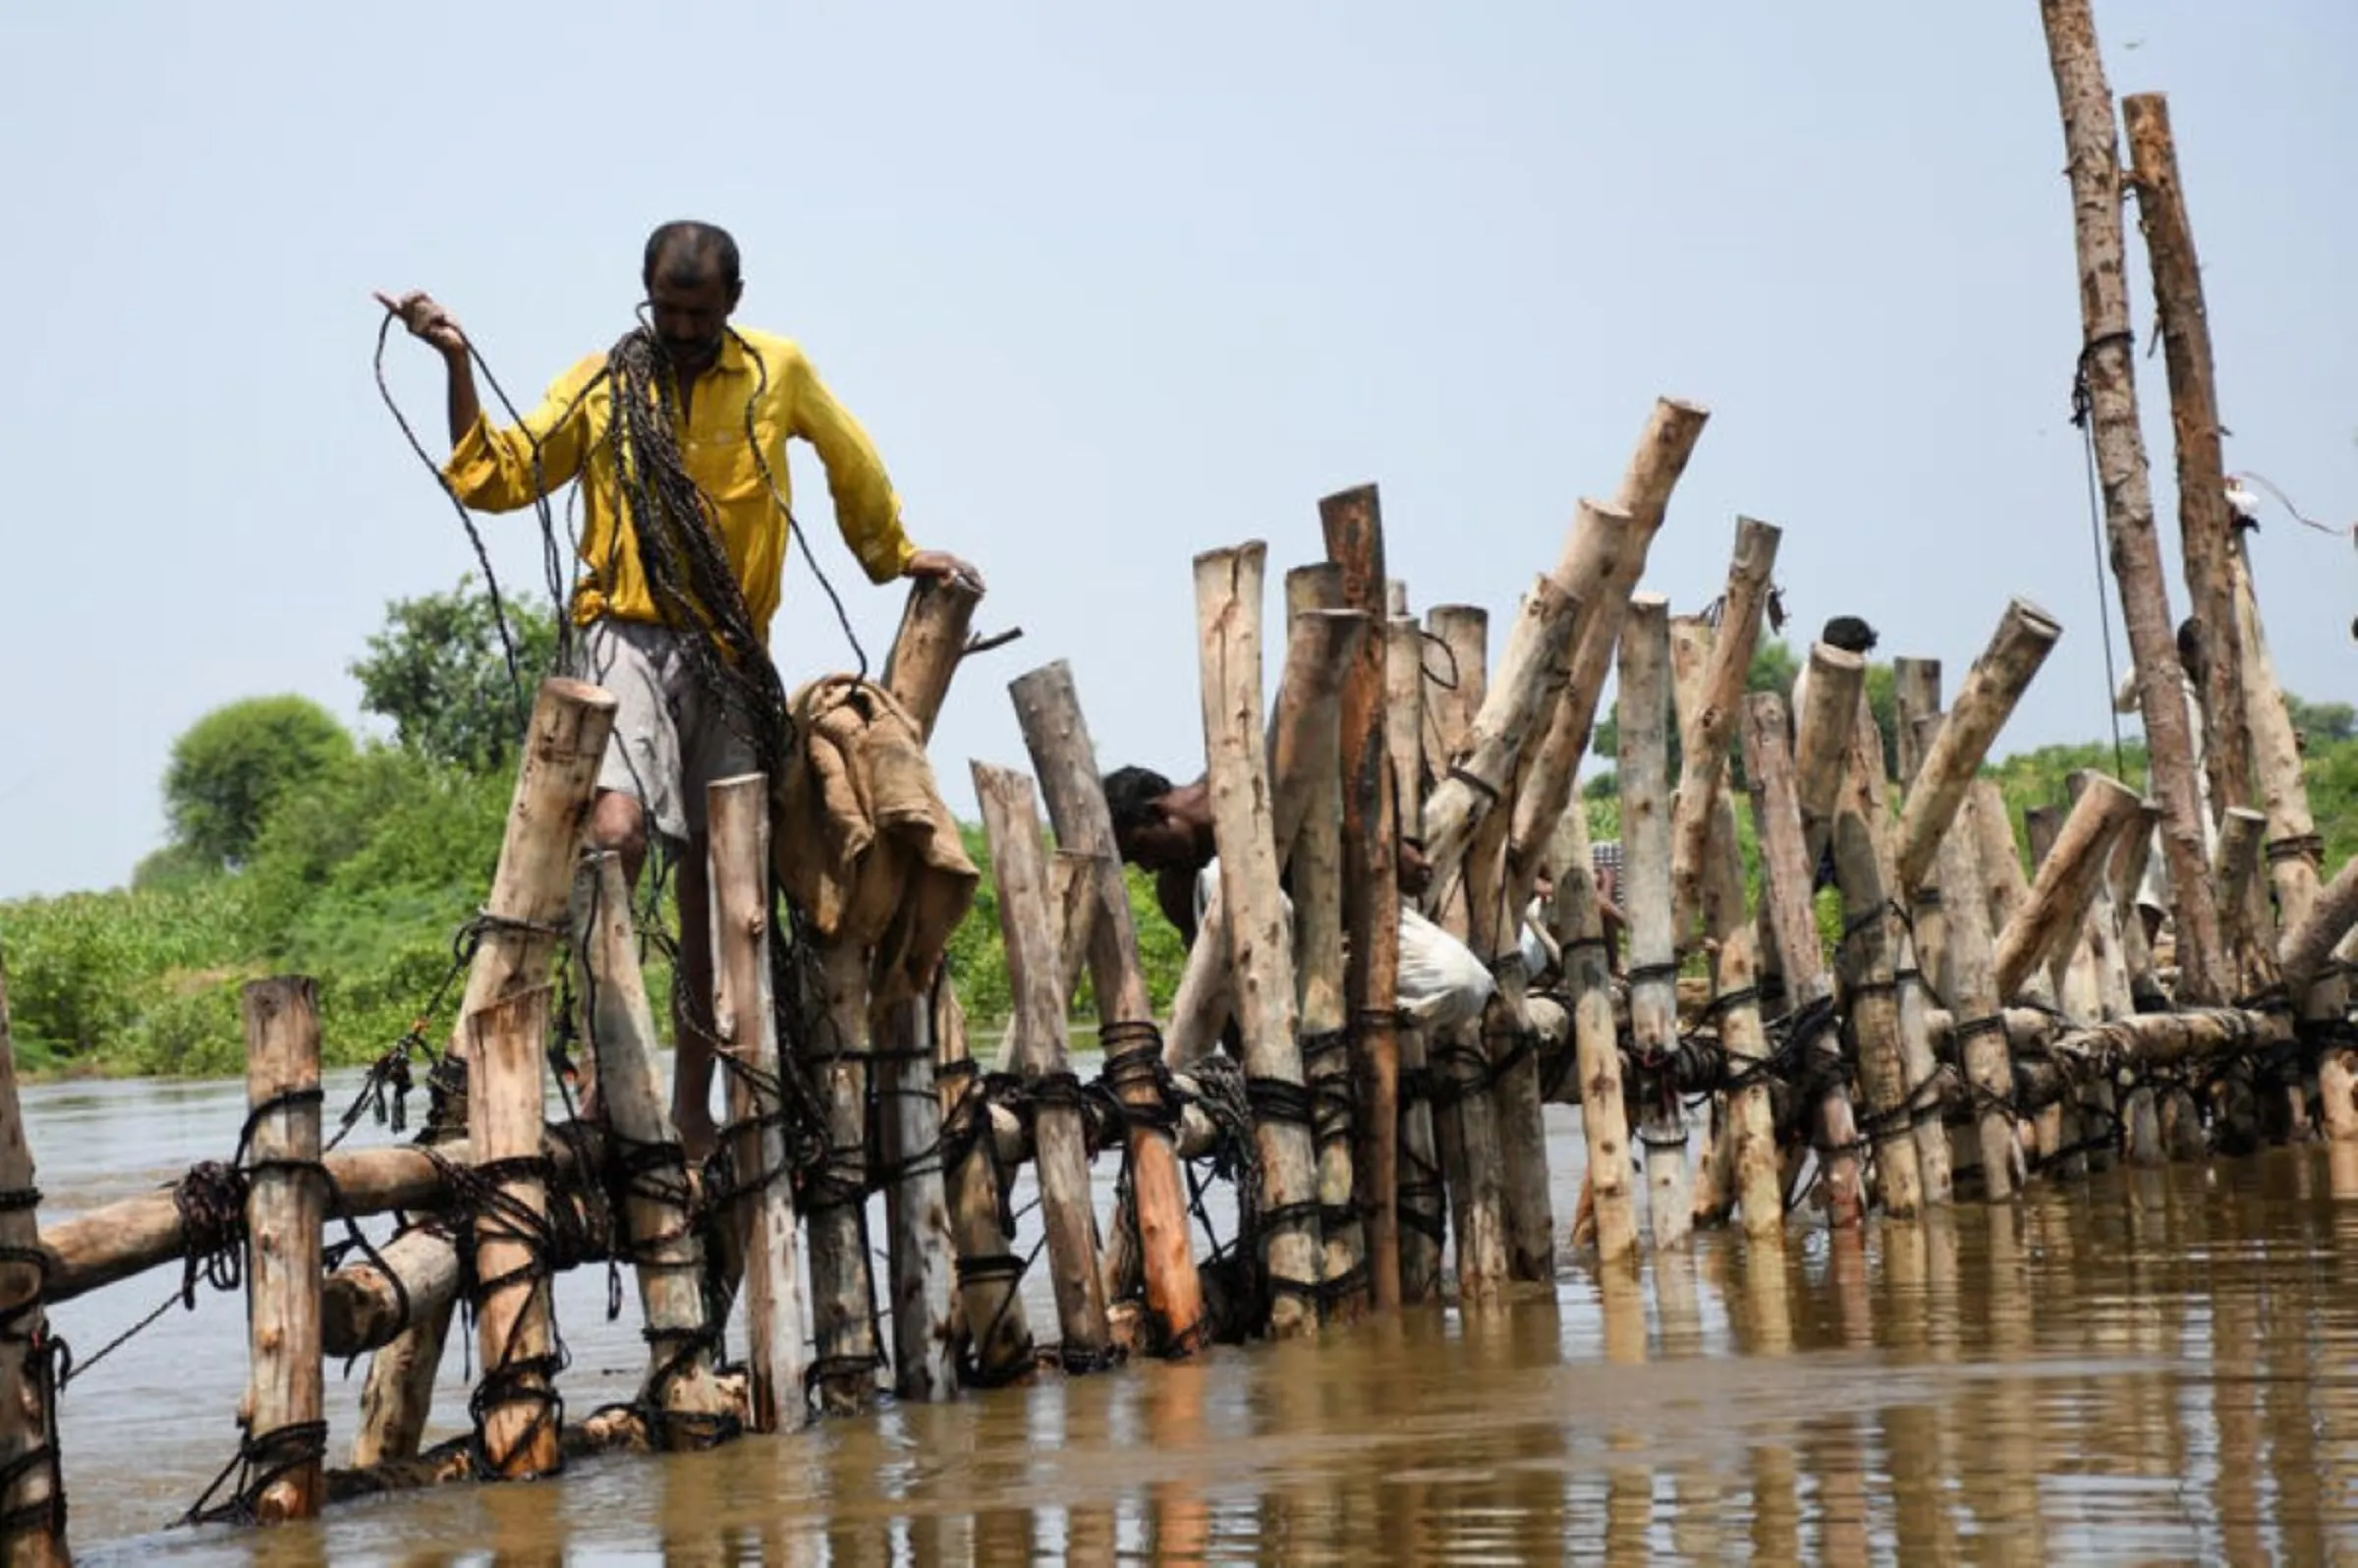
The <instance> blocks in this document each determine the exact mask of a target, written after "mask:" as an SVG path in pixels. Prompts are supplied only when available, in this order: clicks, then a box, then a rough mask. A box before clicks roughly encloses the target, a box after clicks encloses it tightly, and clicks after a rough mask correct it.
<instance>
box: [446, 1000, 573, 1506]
mask: <svg viewBox="0 0 2358 1568" xmlns="http://www.w3.org/2000/svg"><path fill="white" fill-rule="evenodd" d="M548 1020H549V988H548V987H547V986H546V985H540V986H535V987H533V989H531V990H528V991H521V992H518V993H516V994H514V995H511V996H503V997H501V998H500V999H499V1000H498V1001H495V1002H493V1003H492V1004H491V1005H490V1006H488V1007H485V1008H483V1009H482V1010H481V1011H479V1012H476V1013H473V1014H470V1015H469V1016H468V1020H467V1023H468V1032H469V1041H468V1043H469V1045H470V1047H471V1049H470V1051H469V1053H468V1063H467V1069H468V1080H469V1082H468V1092H469V1093H470V1094H471V1095H472V1096H473V1098H474V1101H475V1108H476V1110H477V1113H478V1114H477V1117H476V1121H475V1129H474V1135H473V1136H474V1142H475V1153H476V1157H477V1160H478V1161H479V1162H480V1163H481V1164H482V1165H484V1166H486V1167H488V1168H490V1169H492V1170H495V1171H498V1172H500V1173H501V1174H499V1175H498V1176H496V1177H494V1178H493V1179H492V1181H493V1185H494V1186H496V1187H497V1188H498V1189H499V1191H500V1194H501V1201H500V1204H499V1205H498V1207H496V1208H492V1209H488V1210H486V1211H485V1212H483V1213H480V1214H478V1215H477V1216H476V1220H475V1238H476V1239H475V1272H476V1278H477V1279H478V1280H484V1281H489V1282H490V1283H488V1284H483V1285H478V1286H477V1304H476V1356H477V1359H478V1360H479V1361H480V1362H481V1363H482V1377H481V1379H480V1381H479V1382H478V1383H477V1388H476V1397H477V1402H478V1403H479V1404H480V1406H481V1408H482V1416H481V1421H482V1450H483V1454H484V1456H485V1458H486V1459H487V1460H488V1462H489V1464H490V1466H491V1476H492V1478H495V1479H497V1480H501V1481H527V1480H531V1479H533V1478H534V1477H539V1476H553V1475H555V1474H556V1473H557V1470H558V1469H559V1467H560V1466H561V1465H562V1463H563V1460H562V1458H561V1456H560V1455H559V1453H558V1449H557V1436H558V1433H557V1419H556V1418H557V1407H556V1403H555V1395H556V1385H555V1381H554V1372H555V1357H554V1355H553V1352H554V1351H555V1349H556V1316H555V1307H554V1303H553V1293H554V1290H555V1285H556V1278H555V1273H554V1265H553V1261H552V1260H551V1259H550V1258H549V1257H548V1256H547V1254H546V1252H545V1251H544V1243H543V1238H541V1237H540V1236H537V1235H535V1234H534V1232H535V1231H536V1230H538V1229H540V1228H541V1227H542V1226H543V1225H544V1224H545V1222H546V1216H547V1213H548V1190H547V1184H546V1183H545V1182H544V1181H543V1180H542V1179H541V1177H540V1175H539V1174H538V1173H537V1172H536V1171H535V1170H533V1168H532V1162H533V1161H534V1160H536V1159H538V1158H539V1155H540V1142H541V1138H542V1136H543V1133H542V1120H543V1109H542V1104H543V1102H542V1097H541V1078H542V1075H543V1073H544V1071H545V1069H546V1062H547V1049H546V1046H547V1040H548Z"/></svg>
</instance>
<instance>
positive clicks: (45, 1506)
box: [0, 969, 73, 1568]
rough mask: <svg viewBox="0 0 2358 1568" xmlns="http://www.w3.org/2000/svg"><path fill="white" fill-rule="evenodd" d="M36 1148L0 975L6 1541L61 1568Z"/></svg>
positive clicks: (1, 1434) (61, 1519) (44, 1565)
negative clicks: (29, 1134) (20, 1093)
mask: <svg viewBox="0 0 2358 1568" xmlns="http://www.w3.org/2000/svg"><path fill="white" fill-rule="evenodd" d="M32 1182H33V1168H32V1146H31V1144H30V1143H28V1141H27V1140H26V1137H25V1113H24V1110H23V1107H22V1106H21V1105H20V1104H19V1102H18V1099H17V1041H16V1036H15V1034H14V1033H13V1031H12V1030H11V1027H10V1025H9V1018H8V976H7V972H6V970H5V969H0V1472H4V1473H5V1474H6V1475H7V1476H8V1477H9V1478H10V1479H9V1481H8V1483H7V1484H5V1485H0V1514H4V1515H6V1516H7V1518H8V1519H9V1520H10V1521H12V1524H11V1526H10V1528H9V1529H8V1530H7V1531H6V1532H5V1539H4V1540H0V1563H5V1564H6V1565H7V1568H65V1565H66V1564H67V1563H69V1562H71V1561H72V1560H73V1558H72V1554H71V1553H69V1552H68V1551H67V1550H66V1493H65V1485H64V1478H63V1475H62V1473H61V1471H60V1470H59V1467H58V1462H57V1455H58V1450H57V1406H56V1397H57V1390H56V1388H55V1387H53V1386H52V1384H51V1378H50V1376H49V1375H48V1372H47V1370H46V1369H47V1368H48V1367H49V1366H50V1365H51V1363H50V1361H49V1352H50V1349H51V1344H52V1341H51V1340H50V1337H49V1324H48V1320H47V1317H46V1316H45V1314H44V1313H43V1311H42V1303H41V1297H42V1283H43V1280H44V1279H45V1277H46V1276H47V1275H48V1273H49V1268H48V1266H47V1265H46V1264H45V1263H44V1262H42V1261H41V1260H40V1254H39V1251H38V1248H39V1243H40V1222H39V1218H38V1216H37V1215H36V1214H35V1212H34V1209H35V1206H36V1205H37V1204H39V1203H40V1193H39V1190H38V1189H37V1188H35V1187H34V1186H33V1184H32Z"/></svg>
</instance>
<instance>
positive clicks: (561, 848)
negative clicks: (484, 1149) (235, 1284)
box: [352, 678, 614, 1469]
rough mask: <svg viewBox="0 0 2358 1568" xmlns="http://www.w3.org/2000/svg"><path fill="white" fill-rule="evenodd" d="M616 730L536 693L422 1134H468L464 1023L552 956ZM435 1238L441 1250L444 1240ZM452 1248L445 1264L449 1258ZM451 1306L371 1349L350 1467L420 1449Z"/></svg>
mask: <svg viewBox="0 0 2358 1568" xmlns="http://www.w3.org/2000/svg"><path fill="white" fill-rule="evenodd" d="M613 730H614V697H613V694H611V693H609V692H605V691H602V690H600V689H599V688H597V687H594V686H591V685H589V684H588V683H587V682H583V681H574V680H565V679H562V678H551V679H549V680H545V681H542V682H541V683H540V691H539V695H538V696H537V697H536V698H535V699H534V700H533V714H532V722H531V725H530V728H529V729H528V731H527V732H526V735H525V743H524V755H523V760H522V761H521V762H520V763H519V764H518V767H517V772H516V791H515V794H514V796H513V797H512V798H511V800H510V803H509V807H508V820H507V831H506V834H505V836H504V838H503V839H502V840H501V843H500V848H499V866H498V868H497V869H496V870H495V871H494V872H493V873H492V877H491V892H490V896H489V897H488V898H486V899H485V900H484V901H483V914H482V918H481V920H480V922H479V923H478V925H477V933H476V936H475V958H474V960H473V962H472V963H471V964H470V965H469V966H468V971H467V987H466V992H465V994H464V996H463V997H462V999H461V1000H460V1003H459V1014H458V1022H457V1023H456V1024H455V1025H454V1026H453V1029H452V1034H451V1040H450V1064H449V1070H450V1072H451V1073H452V1074H453V1075H454V1076H453V1077H450V1078H447V1079H444V1080H443V1081H442V1082H441V1083H440V1084H439V1085H438V1087H439V1088H440V1089H441V1091H442V1097H441V1101H440V1103H439V1104H438V1106H437V1107H436V1110H437V1114H436V1115H435V1117H434V1119H433V1121H432V1122H431V1123H429V1125H428V1126H427V1128H426V1131H425V1133H424V1134H423V1135H422V1136H423V1137H424V1138H425V1139H426V1140H427V1141H429V1142H430V1141H433V1140H435V1139H438V1138H455V1137H458V1136H460V1135H462V1134H464V1133H465V1132H466V1131H467V1125H468V1122H467V1086H466V1061H467V1050H468V1041H467V1037H466V1027H467V1026H466V1021H467V1019H468V1018H469V1017H470V1016H471V1015H473V1014H474V1013H476V1012H477V1011H479V1010H481V1009H482V1008H484V1007H486V1006H488V1005H489V1004H490V1003H492V1002H494V1001H496V1000H498V999H499V998H500V997H502V996H508V995H513V994H515V993H516V992H518V991H520V990H525V989H529V988H531V987H532V986H534V985H538V984H540V983H542V982H543V981H544V980H546V979H547V978H548V970H549V964H550V962H551V961H552V960H553V959H554V958H555V957H556V950H557V943H558V940H559V937H560V933H561V932H562V931H563V930H564V928H565V917H566V912H567V906H568V904H569V903H570V902H571V900H572V897H573V868H574V860H575V855H576V851H577V850H578V849H579V848H580V845H581V842H582V833H583V830H584V829H585V828H586V827H587V826H588V824H589V808H590V804H591V802H592V799H593V796H594V789H595V785H596V783H597V770H598V765H599V764H600V762H602V761H603V760H604V758H605V754H606V742H607V740H608V738H609V737H610V736H611V735H612V734H613ZM435 1245H437V1246H440V1247H448V1246H449V1245H450V1244H449V1243H447V1242H437V1243H436V1244H435ZM456 1258H457V1255H456V1253H455V1251H454V1252H453V1253H452V1256H451V1260H450V1266H455V1265H456ZM449 1329H450V1313H449V1311H448V1309H445V1310H444V1311H442V1312H439V1313H432V1314H428V1315H425V1316H423V1317H421V1319H420V1320H419V1321H417V1322H415V1323H413V1324H412V1325H411V1326H410V1327H409V1329H408V1330H407V1331H405V1332H404V1333H403V1334H402V1335H401V1337H399V1338H398V1339H396V1340H394V1341H393V1343H392V1344H390V1345H387V1346H386V1347H385V1348H384V1349H383V1350H380V1351H378V1352H377V1353H376V1355H375V1357H374V1359H372V1360H371V1361H370V1362H369V1364H368V1377H367V1381H366V1383H365V1386H364V1388H363V1391H362V1394H361V1409H362V1421H361V1428H360V1431H359V1433H358V1435H357V1436H355V1438H354V1439H353V1446H352V1463H353V1467H354V1468H355V1469H366V1468H368V1467H370V1466H372V1465H376V1464H379V1463H382V1462H383V1461H385V1460H388V1459H408V1458H412V1457H414V1456H415V1455H416V1454H417V1452H418V1445H419V1442H420V1440H421V1438H422V1437H423V1436H424V1433H425V1423H426V1417H427V1415H428V1414H429V1413H430V1412H431V1410H432V1408H433V1395H434V1373H435V1372H436V1370H437V1369H438V1368H439V1367H440V1366H441V1362H442V1343H443V1339H444V1337H445V1336H446V1335H447V1334H448V1332H449Z"/></svg>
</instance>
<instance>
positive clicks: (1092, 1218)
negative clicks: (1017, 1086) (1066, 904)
mask: <svg viewBox="0 0 2358 1568" xmlns="http://www.w3.org/2000/svg"><path fill="white" fill-rule="evenodd" d="M970 765H971V766H972V768H973V771H974V779H975V799H976V801H977V802H978V803H979V804H980V805H981V806H982V808H983V828H984V830H985V831H986V832H987V833H988V834H989V836H990V865H991V873H992V875H993V876H995V877H996V878H997V880H998V888H999V930H1000V933H1001V936H1002V937H1003V939H1004V940H1005V942H1006V947H1007V980H1008V989H1009V991H1010V993H1011V994H1012V996H1013V997H1014V1001H1015V1014H1014V1017H1013V1018H1011V1019H1010V1020H1009V1021H1008V1027H1009V1028H1010V1029H1012V1030H1013V1031H1014V1032H1015V1041H1016V1044H1015V1060H1016V1064H1017V1067H1018V1069H1019V1070H1020V1071H1021V1073H1022V1074H1023V1078H1024V1082H1025V1086H1026V1088H1027V1089H1029V1090H1030V1092H1032V1094H1033V1096H1034V1101H1035V1104H1036V1106H1037V1109H1036V1110H1035V1112H1034V1115H1033V1126H1034V1128H1035V1132H1034V1138H1035V1140H1036V1144H1037V1150H1038V1151H1037V1153H1036V1155H1035V1163H1036V1166H1037V1170H1038V1174H1039V1206H1040V1213H1041V1215H1042V1219H1043V1229H1044V1230H1045V1232H1046V1237H1047V1247H1048V1270H1049V1273H1048V1277H1049V1282H1050V1284H1051V1285H1052V1286H1053V1287H1054V1295H1055V1298H1056V1320H1057V1323H1058V1326H1059V1329H1060V1331H1061V1333H1062V1334H1063V1342H1062V1349H1063V1360H1064V1366H1065V1370H1066V1371H1068V1372H1093V1371H1095V1370H1098V1369H1100V1368H1102V1367H1104V1366H1106V1365H1108V1364H1109V1363H1110V1362H1111V1361H1112V1360H1113V1356H1114V1350H1113V1334H1112V1329H1111V1327H1110V1325H1109V1323H1108V1321H1107V1318H1106V1313H1105V1279H1104V1274H1103V1271H1102V1270H1101V1269H1100V1268H1099V1266H1098V1262H1097V1246H1096V1213H1095V1209H1094V1208H1093V1207H1092V1206H1091V1203H1090V1187H1089V1135H1088V1132H1087V1130H1086V1128H1085V1127H1084V1125H1083V1120H1082V1104H1081V1095H1080V1085H1079V1084H1078V1082H1077V1081H1076V1080H1075V1079H1074V1078H1073V1072H1072V1067H1071V1064H1070V1062H1069V1061H1068V1059H1067V1056H1066V1047H1065V1036H1064V996H1063V992H1062V990H1061V989H1060V987H1059V985H1058V965H1057V952H1056V935H1055V926H1054V921H1053V917H1052V914H1051V912H1050V910H1049V907H1048V898H1047V865H1046V860H1047V857H1046V854H1045V851H1044V850H1043V849H1042V847H1041V843H1040V838H1041V834H1040V823H1039V808H1038V806H1037V805H1036V804H1035V800H1034V795H1033V789H1032V780H1031V779H1029V778H1027V777H1026V776H1025V775H1023V774H1021V773H1017V772H1013V771H1010V770H1009V769H1006V768H1000V767H992V766H990V765H989V764H987V763H984V762H974V763H972V764H970Z"/></svg>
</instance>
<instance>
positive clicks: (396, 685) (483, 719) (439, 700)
mask: <svg viewBox="0 0 2358 1568" xmlns="http://www.w3.org/2000/svg"><path fill="white" fill-rule="evenodd" d="M505 606H506V610H507V625H508V632H509V635H510V637H512V638H513V639H514V642H515V645H516V673H515V674H514V675H513V676H512V675H511V674H510V673H509V670H508V655H507V647H506V645H505V644H503V643H502V642H501V640H500V631H499V628H500V621H499V616H498V615H497V614H496V613H495V612H494V611H493V609H492V605H491V595H490V594H489V593H488V592H487V591H485V590H484V589H482V588H478V587H477V586H476V584H475V580H474V578H473V577H472V576H469V577H462V578H460V579H459V584H458V587H457V588H454V589H452V590H451V591H450V592H448V593H428V594H425V595H423V596H422V597H420V598H414V599H395V600H393V601H392V603H391V604H389V605H387V606H386V610H385V624H384V627H383V629H382V630H381V631H378V632H376V633H374V634H373V635H371V636H370V637H369V639H368V651H367V652H366V653H365V654H364V655H363V656H362V657H360V658H357V659H355V660H353V662H352V663H351V665H350V666H348V668H349V669H350V671H351V673H352V676H353V678H354V679H355V680H357V681H359V682H360V683H361V706H362V708H363V709H364V710H365V711H367V712H370V713H374V714H376V715H377V716H378V717H380V718H384V719H387V720H389V721H390V722H391V723H392V725H393V734H394V737H395V738H396V739H397V740H399V741H400V743H401V744H402V745H403V746H404V747H406V748H408V749H409V750H411V751H414V752H417V753H419V754H421V756H427V757H431V758H432V759H434V760H436V761H439V762H448V763H451V764H453V765H455V766H459V767H464V768H468V769H471V770H473V771H476V772H483V771H485V770H490V769H497V768H502V767H505V766H506V765H508V763H509V761H510V759H511V758H512V757H513V756H515V751H516V742H517V738H518V736H519V735H520V734H521V733H522V721H523V716H524V715H523V713H522V711H521V710H520V709H519V706H518V703H517V682H518V681H519V680H521V681H522V683H523V691H524V694H525V697H526V700H528V701H529V700H530V698H531V694H532V691H533V685H534V683H535V682H537V681H538V679H539V678H540V676H541V675H543V674H545V673H546V672H547V671H548V670H549V669H550V668H552V667H553V665H554V663H555V660H556V649H557V622H556V617H555V616H554V615H553V614H552V613H551V612H550V610H549V608H548V606H547V605H545V604H542V603H539V602H537V601H535V600H533V599H531V598H519V599H509V600H506V601H505Z"/></svg>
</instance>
